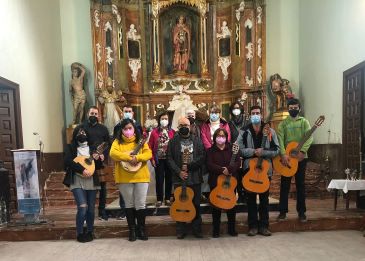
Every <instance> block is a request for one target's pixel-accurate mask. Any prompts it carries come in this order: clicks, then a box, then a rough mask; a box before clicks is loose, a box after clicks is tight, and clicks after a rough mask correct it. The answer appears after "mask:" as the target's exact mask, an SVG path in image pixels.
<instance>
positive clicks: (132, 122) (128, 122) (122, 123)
mask: <svg viewBox="0 0 365 261" xmlns="http://www.w3.org/2000/svg"><path fill="white" fill-rule="evenodd" d="M128 124H132V126H133V128H134V135H136V140H135V142H136V143H138V142H139V140H140V139H141V133H139V131H138V130H137V128H136V124H134V121H133V120H131V119H124V120H122V122H121V123H120V128H119V130H118V133H117V137H116V139H117V140H118V142H119V143H124V140H123V139H122V131H123V129H124V127H125V126H127V125H128Z"/></svg>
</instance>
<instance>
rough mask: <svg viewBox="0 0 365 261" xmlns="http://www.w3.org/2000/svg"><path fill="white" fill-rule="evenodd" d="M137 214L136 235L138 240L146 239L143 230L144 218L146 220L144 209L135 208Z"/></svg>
mask: <svg viewBox="0 0 365 261" xmlns="http://www.w3.org/2000/svg"><path fill="white" fill-rule="evenodd" d="M136 216H137V225H138V226H137V237H138V239H140V240H148V237H147V234H146V230H145V220H146V210H145V209H139V210H136Z"/></svg>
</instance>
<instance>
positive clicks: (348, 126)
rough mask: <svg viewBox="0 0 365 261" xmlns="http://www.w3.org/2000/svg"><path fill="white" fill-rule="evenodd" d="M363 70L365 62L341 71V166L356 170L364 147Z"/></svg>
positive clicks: (358, 167)
mask: <svg viewBox="0 0 365 261" xmlns="http://www.w3.org/2000/svg"><path fill="white" fill-rule="evenodd" d="M364 72H365V62H363V63H361V64H358V65H356V66H355V67H352V68H350V69H349V70H347V71H345V72H344V73H343V121H342V122H343V128H342V142H343V156H344V160H343V163H344V165H343V166H344V168H350V169H357V170H358V171H359V169H360V152H361V150H364V149H365V148H364V146H361V143H363V144H364V139H365V137H364V134H365V132H364V124H365V122H364V117H365V113H364V108H365V106H364V105H365V102H364V94H365V90H364V88H365V85H364ZM362 147H363V148H362Z"/></svg>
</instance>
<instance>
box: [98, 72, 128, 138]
mask: <svg viewBox="0 0 365 261" xmlns="http://www.w3.org/2000/svg"><path fill="white" fill-rule="evenodd" d="M98 101H99V102H100V103H101V104H103V105H104V109H103V119H104V122H103V123H104V125H105V126H106V127H107V128H108V131H109V135H113V130H114V126H115V125H116V124H117V123H118V122H119V120H120V115H121V112H122V110H121V109H120V107H119V106H118V104H117V102H124V101H125V98H124V97H123V93H122V91H118V93H117V92H116V91H115V90H114V87H113V81H112V79H111V78H108V80H107V84H106V89H105V90H103V91H102V92H101V95H100V96H99V97H98Z"/></svg>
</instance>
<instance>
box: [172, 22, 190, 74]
mask: <svg viewBox="0 0 365 261" xmlns="http://www.w3.org/2000/svg"><path fill="white" fill-rule="evenodd" d="M190 35H191V33H190V29H189V28H188V26H187V25H186V18H185V17H184V16H182V15H180V16H179V17H178V18H177V19H176V25H175V26H174V28H173V31H172V39H173V47H174V58H173V66H174V70H175V71H177V72H186V71H187V69H188V62H189V58H190Z"/></svg>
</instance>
